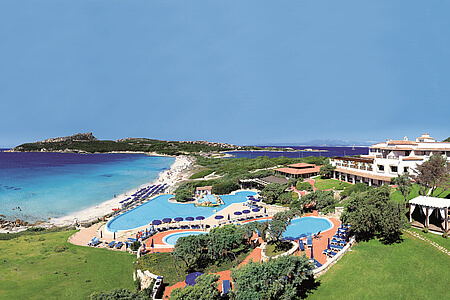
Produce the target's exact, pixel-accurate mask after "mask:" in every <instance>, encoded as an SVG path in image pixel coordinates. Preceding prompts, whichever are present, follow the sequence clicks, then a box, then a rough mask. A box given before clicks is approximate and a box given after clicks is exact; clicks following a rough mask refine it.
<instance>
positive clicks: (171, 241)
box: [163, 231, 206, 246]
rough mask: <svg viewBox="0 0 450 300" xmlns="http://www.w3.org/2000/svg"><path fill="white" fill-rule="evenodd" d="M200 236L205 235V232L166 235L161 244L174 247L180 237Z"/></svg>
mask: <svg viewBox="0 0 450 300" xmlns="http://www.w3.org/2000/svg"><path fill="white" fill-rule="evenodd" d="M200 234H206V232H204V231H184V232H177V233H172V234H169V235H166V236H165V237H164V238H163V242H164V243H166V244H168V245H172V246H174V245H175V244H176V243H177V241H178V239H179V238H180V237H183V236H189V235H200Z"/></svg>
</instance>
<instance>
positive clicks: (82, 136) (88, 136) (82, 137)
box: [39, 132, 98, 143]
mask: <svg viewBox="0 0 450 300" xmlns="http://www.w3.org/2000/svg"><path fill="white" fill-rule="evenodd" d="M92 141H98V139H97V138H96V137H95V136H94V135H93V134H92V132H88V133H77V134H74V135H71V136H65V137H57V138H50V139H46V140H43V141H42V142H39V143H58V142H92Z"/></svg>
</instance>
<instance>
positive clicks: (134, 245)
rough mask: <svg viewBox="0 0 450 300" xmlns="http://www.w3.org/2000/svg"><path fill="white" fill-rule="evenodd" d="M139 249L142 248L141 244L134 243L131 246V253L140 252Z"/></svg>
mask: <svg viewBox="0 0 450 300" xmlns="http://www.w3.org/2000/svg"><path fill="white" fill-rule="evenodd" d="M139 247H141V242H139V241H136V242H132V243H131V245H130V249H131V251H138V249H139Z"/></svg>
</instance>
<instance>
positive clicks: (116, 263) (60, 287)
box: [0, 230, 136, 299]
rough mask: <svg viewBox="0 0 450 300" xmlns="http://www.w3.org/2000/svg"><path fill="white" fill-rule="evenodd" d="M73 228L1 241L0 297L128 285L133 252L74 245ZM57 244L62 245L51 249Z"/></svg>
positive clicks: (82, 293)
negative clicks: (70, 241) (71, 239)
mask: <svg viewBox="0 0 450 300" xmlns="http://www.w3.org/2000/svg"><path fill="white" fill-rule="evenodd" d="M75 232H76V231H74V230H72V231H64V232H52V233H43V234H33V235H22V236H20V237H18V238H15V239H11V240H0V298H1V299H87V297H88V296H89V295H90V294H91V293H93V292H94V291H102V290H105V291H106V290H111V289H114V288H127V289H133V274H132V272H133V261H135V260H136V256H135V255H130V254H128V253H127V252H118V251H110V250H107V249H94V248H88V247H81V246H75V245H72V244H70V243H68V242H67V238H68V237H69V236H70V235H72V234H73V233H75ZM57 246H66V247H67V250H65V251H63V252H55V251H54V249H55V248H56V247H57Z"/></svg>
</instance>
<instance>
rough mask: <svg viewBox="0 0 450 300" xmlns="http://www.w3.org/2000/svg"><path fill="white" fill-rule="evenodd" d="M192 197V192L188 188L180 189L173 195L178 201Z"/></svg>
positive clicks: (184, 200)
mask: <svg viewBox="0 0 450 300" xmlns="http://www.w3.org/2000/svg"><path fill="white" fill-rule="evenodd" d="M191 199H192V192H191V191H190V190H188V189H182V190H179V191H178V192H177V194H176V195H175V200H177V201H178V202H186V201H189V200H191Z"/></svg>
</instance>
